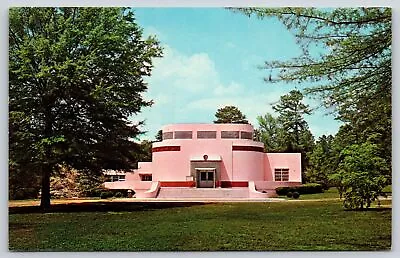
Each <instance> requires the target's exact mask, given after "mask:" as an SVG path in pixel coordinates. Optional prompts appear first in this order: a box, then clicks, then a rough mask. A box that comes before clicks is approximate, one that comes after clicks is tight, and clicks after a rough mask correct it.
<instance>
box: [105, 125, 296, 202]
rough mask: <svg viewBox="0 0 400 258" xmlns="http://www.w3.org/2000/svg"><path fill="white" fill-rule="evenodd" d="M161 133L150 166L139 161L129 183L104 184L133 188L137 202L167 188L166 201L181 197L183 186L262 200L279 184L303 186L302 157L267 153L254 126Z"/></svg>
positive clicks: (204, 127) (170, 127) (203, 127)
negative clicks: (239, 192) (257, 136)
mask: <svg viewBox="0 0 400 258" xmlns="http://www.w3.org/2000/svg"><path fill="white" fill-rule="evenodd" d="M162 132H163V134H162V136H163V140H162V141H161V142H155V143H153V147H152V162H139V164H138V169H137V170H134V171H133V172H127V173H126V176H125V181H117V182H106V183H105V186H106V187H107V188H112V189H132V190H134V191H135V192H136V196H137V197H139V198H140V197H145V198H146V197H148V198H156V197H160V196H163V195H165V194H162V192H166V191H167V189H169V194H168V195H167V196H168V197H176V198H179V197H180V194H182V193H183V192H182V188H186V189H210V188H212V189H215V190H214V193H216V195H215V196H224V195H218V194H217V193H218V189H220V190H224V189H234V188H236V189H239V188H240V189H241V190H242V195H240V194H236V195H237V196H238V197H240V196H243V197H244V198H246V197H247V198H263V197H270V196H273V195H275V189H276V188H277V187H279V186H291V185H299V184H301V173H302V171H301V155H300V153H265V152H264V144H263V143H261V142H256V141H253V133H254V129H253V126H252V125H250V124H172V125H166V126H164V127H163V128H162ZM172 189H175V190H176V191H175V192H176V196H174V191H173V190H172ZM198 192H199V191H197V193H198ZM219 192H221V191H219ZM225 192H226V193H227V194H228V195H229V192H228V191H225ZM190 193H191V192H190V191H186V192H185V195H189V196H188V197H190V195H191V194H190ZM192 193H193V197H195V195H194V194H195V193H196V191H192ZM203 193H204V191H203ZM200 195H201V194H200Z"/></svg>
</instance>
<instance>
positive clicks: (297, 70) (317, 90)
mask: <svg viewBox="0 0 400 258" xmlns="http://www.w3.org/2000/svg"><path fill="white" fill-rule="evenodd" d="M234 10H236V11H240V12H242V13H244V14H246V15H248V16H251V15H256V16H257V17H259V18H260V19H264V18H267V17H276V18H278V19H279V20H280V21H281V22H283V24H284V25H285V26H286V27H287V28H288V30H290V31H291V32H293V33H294V35H295V36H296V39H297V43H298V44H299V46H300V47H301V49H302V50H303V53H302V55H301V56H300V57H296V58H293V59H291V60H287V61H267V62H266V63H265V66H264V68H265V69H267V70H268V71H272V73H270V74H269V76H268V79H266V80H265V81H266V82H277V81H285V82H298V83H301V82H307V83H308V85H310V86H308V87H307V88H306V89H305V90H304V92H305V93H306V94H313V95H316V96H318V97H320V99H321V100H322V104H323V106H325V107H331V108H334V110H335V111H336V117H337V118H338V119H340V120H341V121H343V122H345V127H346V129H350V130H351V131H350V134H353V135H354V136H355V139H356V141H355V142H348V143H347V145H351V144H360V143H362V142H365V141H366V140H367V138H368V137H369V136H370V135H371V134H373V135H374V136H375V138H374V140H373V142H374V143H375V144H377V145H378V147H379V149H380V151H379V153H384V154H385V157H384V158H385V160H386V161H387V163H388V164H391V145H392V144H391V110H392V106H391V88H392V67H391V53H392V52H391V44H392V26H391V23H392V22H391V17H392V14H391V9H390V8H364V7H362V8H336V9H332V8H326V9H316V8H240V9H234ZM312 49H314V50H315V49H319V50H321V51H319V52H320V53H319V54H316V53H315V51H312ZM276 74H277V76H275V75H276ZM273 75H274V76H273ZM388 173H389V174H391V172H390V170H389V172H388Z"/></svg>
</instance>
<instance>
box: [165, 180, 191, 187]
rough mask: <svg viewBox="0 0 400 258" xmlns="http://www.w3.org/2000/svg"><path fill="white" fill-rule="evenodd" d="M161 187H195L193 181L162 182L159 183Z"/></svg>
mask: <svg viewBox="0 0 400 258" xmlns="http://www.w3.org/2000/svg"><path fill="white" fill-rule="evenodd" d="M160 186H161V187H196V182H194V181H164V182H160Z"/></svg>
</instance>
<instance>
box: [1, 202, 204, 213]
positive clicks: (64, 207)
mask: <svg viewBox="0 0 400 258" xmlns="http://www.w3.org/2000/svg"><path fill="white" fill-rule="evenodd" d="M204 204H207V203H205V202H190V203H189V202H148V203H143V202H93V203H69V204H52V205H51V206H50V208H48V209H45V210H43V209H41V208H40V207H39V206H22V207H9V208H8V212H9V214H24V213H57V212H109V211H113V212H120V211H146V210H156V209H168V208H175V207H191V206H195V205H204Z"/></svg>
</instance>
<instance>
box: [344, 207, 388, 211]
mask: <svg viewBox="0 0 400 258" xmlns="http://www.w3.org/2000/svg"><path fill="white" fill-rule="evenodd" d="M391 210H392V208H391V207H370V208H364V209H355V210H352V209H344V211H347V212H362V211H374V212H383V211H391Z"/></svg>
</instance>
